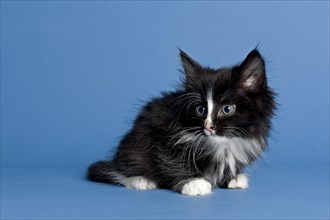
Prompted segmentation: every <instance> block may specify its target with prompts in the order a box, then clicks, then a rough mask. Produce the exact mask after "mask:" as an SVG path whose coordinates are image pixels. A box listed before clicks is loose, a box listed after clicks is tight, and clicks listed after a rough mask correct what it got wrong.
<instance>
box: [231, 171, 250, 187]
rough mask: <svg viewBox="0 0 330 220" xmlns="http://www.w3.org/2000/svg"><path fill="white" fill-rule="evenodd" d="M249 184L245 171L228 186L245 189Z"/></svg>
mask: <svg viewBox="0 0 330 220" xmlns="http://www.w3.org/2000/svg"><path fill="white" fill-rule="evenodd" d="M248 186H249V180H248V177H247V176H246V175H245V174H244V173H240V174H238V175H237V177H236V179H232V180H231V181H230V182H229V183H228V188H230V189H245V188H247V187H248Z"/></svg>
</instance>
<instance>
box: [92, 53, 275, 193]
mask: <svg viewBox="0 0 330 220" xmlns="http://www.w3.org/2000/svg"><path fill="white" fill-rule="evenodd" d="M180 56H181V59H182V64H183V70H184V71H183V72H184V73H185V79H184V80H183V82H182V87H181V89H179V90H177V91H174V92H164V93H162V94H161V96H160V97H158V98H155V99H153V100H151V101H150V102H148V103H147V104H146V105H145V106H144V107H143V109H142V110H141V112H140V113H139V115H138V116H137V118H136V120H135V122H134V124H133V127H132V128H131V130H130V131H128V133H127V134H126V135H125V136H124V137H123V138H122V140H121V142H120V143H119V147H118V150H117V152H116V154H115V155H114V157H113V158H112V159H111V160H109V161H100V162H97V163H94V164H92V165H91V166H90V167H89V169H88V178H89V179H90V180H92V181H97V182H107V183H120V181H119V180H118V177H116V176H115V175H114V172H115V173H117V174H120V175H122V176H124V177H126V178H128V177H135V176H143V177H146V178H149V179H150V180H152V181H154V182H156V183H157V186H158V187H160V188H167V189H173V190H176V191H181V190H182V186H183V185H184V184H185V183H187V182H188V181H189V180H191V179H194V178H200V177H203V178H205V179H206V180H208V181H210V182H211V183H212V185H213V186H214V187H226V186H227V184H228V182H229V181H230V180H231V179H233V178H235V177H236V175H237V174H238V173H240V172H242V169H243V168H244V167H245V166H246V165H248V164H250V163H252V162H253V161H254V160H255V159H257V158H258V157H259V156H260V153H261V152H254V150H249V149H246V150H244V149H245V148H244V146H242V149H243V150H242V152H243V153H242V154H244V155H242V156H244V157H245V158H247V159H246V161H243V162H242V161H240V160H238V159H237V160H236V163H235V172H233V171H231V169H230V167H229V165H228V163H227V162H226V159H225V158H222V159H218V160H216V159H215V158H214V152H215V151H214V148H215V147H214V146H211V145H212V144H210V143H211V142H209V141H208V138H209V137H207V136H205V135H204V134H203V129H204V120H205V117H206V116H203V117H198V116H196V113H195V109H196V106H199V105H202V106H205V107H207V102H206V94H207V92H208V91H209V89H210V88H211V87H212V88H213V99H214V102H215V107H214V108H215V109H214V110H215V111H214V112H215V113H214V115H212V118H213V119H214V123H215V127H216V136H219V137H226V138H229V139H230V138H235V137H238V138H242V139H240V140H243V142H242V143H243V145H244V140H248V139H253V140H257V141H258V143H260V148H261V151H263V150H264V149H265V147H266V140H267V137H268V135H269V130H270V128H271V117H272V116H273V113H274V110H275V100H274V96H275V95H274V92H273V91H272V90H271V89H270V88H269V87H268V84H267V79H266V74H265V63H264V60H263V58H262V57H261V55H260V53H259V52H258V51H257V50H256V49H255V50H253V51H251V52H250V53H249V54H248V56H247V57H246V59H245V60H244V61H243V62H242V63H241V64H240V65H236V66H232V67H225V68H220V69H211V68H208V67H203V66H201V65H200V64H198V63H197V62H196V61H194V60H193V59H192V58H190V57H189V56H188V55H187V54H186V53H185V52H183V51H180ZM251 82H252V83H251ZM224 104H235V106H236V112H235V114H234V115H232V116H228V117H224V116H221V117H218V115H217V113H218V112H220V111H221V107H222V106H223V105H224ZM184 134H190V135H191V136H194V135H195V136H196V139H195V140H194V141H189V140H188V139H187V138H182V136H183V135H184ZM197 136H198V138H197ZM212 143H213V142H212ZM220 145H221V144H220ZM220 145H219V146H216V147H219V148H221V146H220ZM246 147H247V148H248V147H249V145H246ZM211 148H212V150H211ZM239 156H240V155H239ZM221 165H223V167H224V169H223V170H222V172H223V173H222V175H220V176H219V174H217V172H219V170H220V168H219V167H220V166H221ZM210 171H211V173H212V172H213V173H214V175H213V173H212V174H211V177H210V175H209V173H210ZM206 173H208V175H206Z"/></svg>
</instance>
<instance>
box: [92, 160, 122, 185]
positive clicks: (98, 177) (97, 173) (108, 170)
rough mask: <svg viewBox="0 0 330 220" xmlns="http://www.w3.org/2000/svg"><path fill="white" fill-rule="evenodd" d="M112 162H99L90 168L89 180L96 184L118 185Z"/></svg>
mask: <svg viewBox="0 0 330 220" xmlns="http://www.w3.org/2000/svg"><path fill="white" fill-rule="evenodd" d="M113 173H114V169H113V166H112V163H111V161H98V162H96V163H93V164H92V165H90V166H89V168H88V171H87V178H88V179H89V180H91V181H94V182H102V183H116V182H117V181H116V177H115V176H114V174H113Z"/></svg>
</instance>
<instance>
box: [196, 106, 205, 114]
mask: <svg viewBox="0 0 330 220" xmlns="http://www.w3.org/2000/svg"><path fill="white" fill-rule="evenodd" d="M195 112H196V115H197V116H203V115H204V114H205V112H206V109H205V107H204V106H201V105H199V106H197V107H196V109H195Z"/></svg>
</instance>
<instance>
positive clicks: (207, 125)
mask: <svg viewBox="0 0 330 220" xmlns="http://www.w3.org/2000/svg"><path fill="white" fill-rule="evenodd" d="M204 128H205V129H206V130H208V131H209V132H213V131H214V130H215V126H214V125H213V123H212V122H211V121H208V120H207V121H205V124H204Z"/></svg>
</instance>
